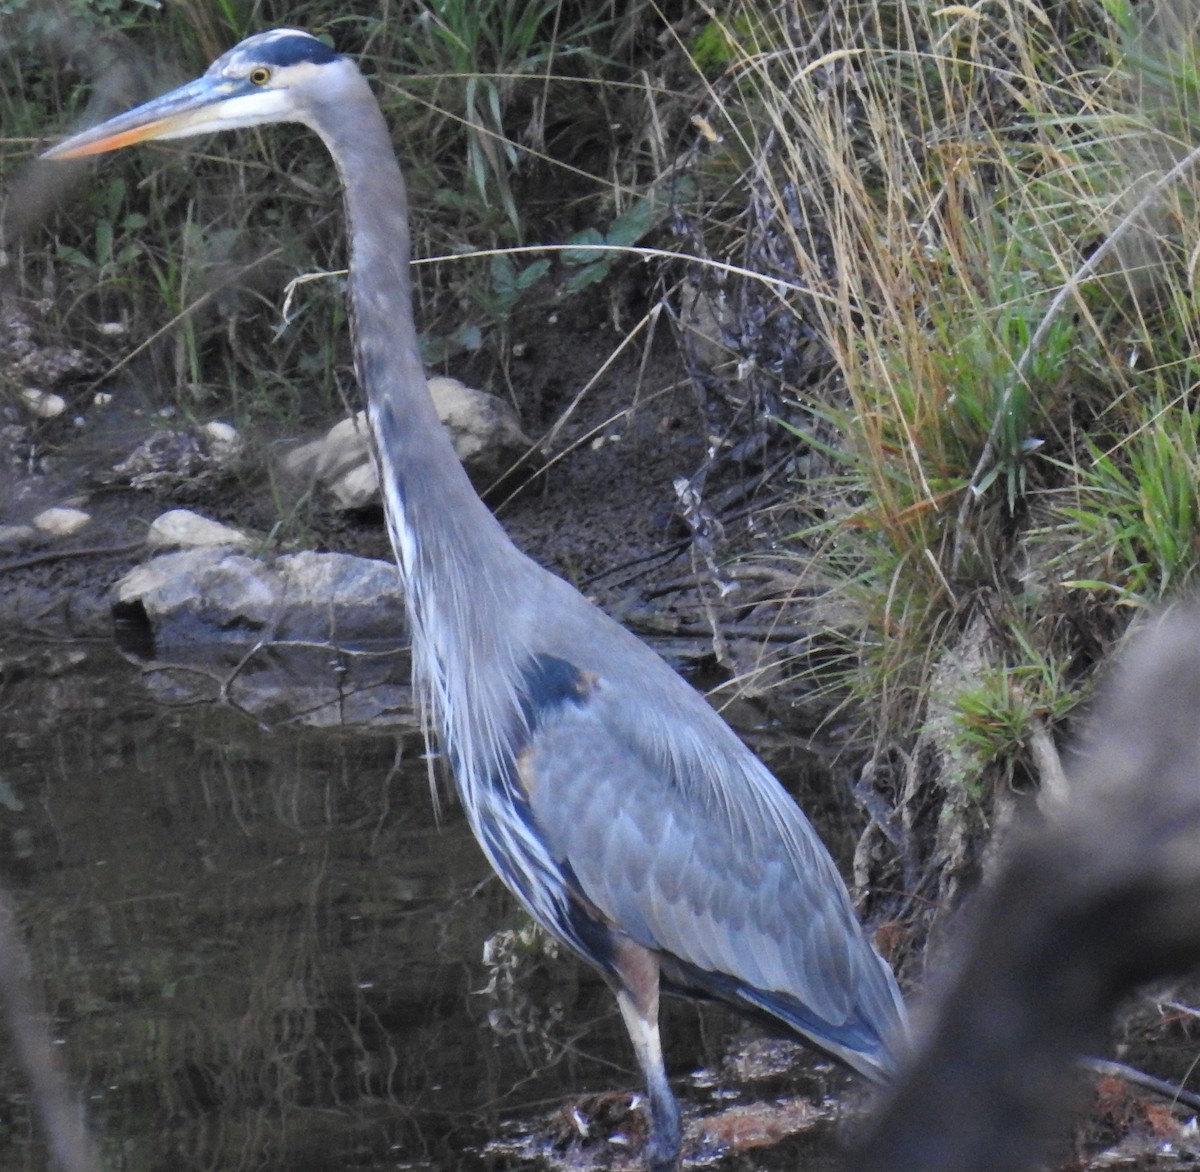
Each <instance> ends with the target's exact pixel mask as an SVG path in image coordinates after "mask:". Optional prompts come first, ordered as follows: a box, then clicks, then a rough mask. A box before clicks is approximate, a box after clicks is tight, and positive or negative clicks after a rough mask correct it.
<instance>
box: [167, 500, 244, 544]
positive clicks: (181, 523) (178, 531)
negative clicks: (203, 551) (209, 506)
mask: <svg viewBox="0 0 1200 1172" xmlns="http://www.w3.org/2000/svg"><path fill="white" fill-rule="evenodd" d="M146 544H147V545H148V546H150V547H151V548H155V549H157V548H161V547H162V546H167V545H171V546H183V547H186V548H199V547H202V546H213V545H232V546H237V547H238V548H239V549H240V548H245V547H246V546H248V545H249V544H250V538H249V537H247V536H246V534H245V533H243V532H242V531H241V530H240V529H233V528H231V527H230V526H228V525H222V524H221V523H220V522H219V521H212V520H210V519H209V518H208V517H202V516H201V515H200V514H199V513H193V512H192V511H191V509H172V510H171V511H170V512H167V513H163V514H162V515H161V516H159V517H157V518H155V520H154V522H153V524H151V526H150V530H149V532H148V533H147V534H146Z"/></svg>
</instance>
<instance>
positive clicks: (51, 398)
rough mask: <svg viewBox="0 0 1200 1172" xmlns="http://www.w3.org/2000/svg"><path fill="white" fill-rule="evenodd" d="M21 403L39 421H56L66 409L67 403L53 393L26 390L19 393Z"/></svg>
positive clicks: (60, 396)
mask: <svg viewBox="0 0 1200 1172" xmlns="http://www.w3.org/2000/svg"><path fill="white" fill-rule="evenodd" d="M21 401H22V402H23V403H24V404H25V406H26V407H28V408H29V410H30V411H32V412H33V414H34V415H36V416H37V417H38V418H39V419H56V418H57V417H58V416H59V415H61V414H62V413H63V412H64V411H65V410H66V409H67V401H66V399H64V398H63V397H62V395H56V394H54V392H53V391H38V390H33V389H26V390H24V391H22V392H21Z"/></svg>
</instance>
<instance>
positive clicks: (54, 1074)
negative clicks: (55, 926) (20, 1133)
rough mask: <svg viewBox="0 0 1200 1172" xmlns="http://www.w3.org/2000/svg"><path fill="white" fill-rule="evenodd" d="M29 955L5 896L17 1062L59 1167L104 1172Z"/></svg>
mask: <svg viewBox="0 0 1200 1172" xmlns="http://www.w3.org/2000/svg"><path fill="white" fill-rule="evenodd" d="M30 968H31V966H30V961H29V954H28V953H27V952H26V950H25V946H24V944H23V943H22V942H21V935H20V931H19V929H18V927H17V913H16V908H15V907H14V906H13V904H12V901H11V900H10V899H9V898H8V896H7V895H6V894H5V893H4V892H2V891H0V1001H2V1002H3V1005H4V1011H5V1012H4V1016H5V1020H6V1022H7V1025H8V1031H9V1034H10V1035H11V1036H12V1040H13V1048H14V1050H15V1052H16V1056H17V1062H18V1064H19V1065H20V1068H21V1070H22V1071H23V1072H24V1073H25V1077H26V1078H27V1079H28V1080H29V1089H30V1093H31V1098H32V1101H33V1104H34V1108H35V1110H36V1111H37V1113H38V1117H39V1118H40V1119H41V1122H42V1128H43V1129H44V1131H45V1133H46V1141H47V1146H48V1147H49V1149H50V1153H51V1157H52V1160H53V1166H54V1167H56V1168H58V1169H60V1172H99V1169H100V1161H99V1159H98V1157H97V1155H96V1149H95V1147H94V1146H93V1144H92V1140H91V1137H90V1136H89V1135H88V1133H87V1129H86V1127H85V1125H84V1121H83V1109H82V1106H81V1104H80V1103H79V1101H78V1100H77V1099H76V1098H75V1096H74V1095H72V1094H71V1091H70V1089H69V1086H68V1083H67V1078H66V1075H65V1073H64V1072H63V1069H62V1066H61V1065H60V1063H59V1062H58V1058H57V1055H56V1053H55V1051H54V1047H53V1046H52V1045H51V1043H50V1037H49V1034H48V1033H47V1030H46V1025H45V1015H44V1014H43V1013H42V1012H41V1009H40V1006H39V1005H38V998H37V996H36V994H35V993H34V990H33V986H32V984H31V982H30V978H29V973H30Z"/></svg>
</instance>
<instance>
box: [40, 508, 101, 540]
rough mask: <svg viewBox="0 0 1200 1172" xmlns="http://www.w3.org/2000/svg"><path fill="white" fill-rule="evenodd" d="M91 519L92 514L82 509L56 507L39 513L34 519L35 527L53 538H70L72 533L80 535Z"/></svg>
mask: <svg viewBox="0 0 1200 1172" xmlns="http://www.w3.org/2000/svg"><path fill="white" fill-rule="evenodd" d="M91 519H92V517H91V514H90V513H85V512H84V511H83V510H82V509H66V508H62V507H55V508H52V509H43V510H42V511H41V512H40V513H38V515H37V516H36V517H34V519H33V526H34V528H35V529H39V530H41V532H43V533H48V534H49V535H50V536H51V537H70V536H71V534H72V533H78V532H79V530H80V529H82V528H83V527H84V526H85V525H86V524H87V523H88V522H89V521H90V520H91Z"/></svg>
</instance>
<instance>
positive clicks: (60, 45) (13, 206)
mask: <svg viewBox="0 0 1200 1172" xmlns="http://www.w3.org/2000/svg"><path fill="white" fill-rule="evenodd" d="M18 19H24V20H25V21H27V23H28V29H27V34H26V35H27V36H31V37H33V38H34V39H35V40H36V42H37V44H38V51H39V55H40V56H44V57H45V58H46V60H48V61H50V62H53V63H54V64H55V66H56V67H58V68H60V69H63V70H64V71H69V72H71V73H73V74H75V75H77V76H78V77H79V79H80V82H81V84H86V85H87V87H88V102H87V106H86V108H85V109H84V113H83V116H82V118H80V119H79V120H78V121H77V122H76V123H75V124H73V125H72V126H63V127H61V130H62V132H63V133H64V134H66V133H68V132H70V131H72V130H80V129H82V128H83V127H84V126H90V125H92V124H93V123H96V122H102V121H103V120H104V119H106V118H110V117H112V116H113V115H114V114H117V113H119V112H120V111H121V110H124V109H128V108H129V107H130V106H134V105H136V104H137V103H138V102H139V101H141V100H143V99H144V98H147V97H149V96H150V91H151V80H150V77H149V73H150V70H149V69H148V68H147V66H146V62H145V61H144V60H143V58H142V57H141V55H140V54H139V53H138V51H137V50H136V49H135V48H134V46H133V45H132V43H131V42H130V41H129V40H128V38H126V37H125V36H123V35H122V34H120V33H118V32H114V31H113V30H112V29H109V28H106V27H105V26H104V25H103V24H102V23H101V22H100V21H99V20H98V19H95V18H90V17H89V16H88V15H87V14H86V10H85V9H81V8H80V7H79V6H78V5H71V4H68V3H66V2H65V0H42V2H41V3H39V4H38V5H37V6H36V8H31V9H30V10H29V11H28V13H27V14H26V15H25V16H24V17H18V16H12V17H9V20H11V21H16V20H18ZM87 170H88V161H87V160H86V159H81V160H78V161H74V162H67V163H65V164H64V163H61V162H60V163H45V162H42V161H41V160H40V159H37V158H35V159H32V160H31V161H30V162H29V163H28V164H27V165H26V166H25V167H24V168H23V169H22V170H21V171H19V172H18V173H17V175H16V177H15V178H14V179H13V181H12V183H11V184H10V186H9V190H8V191H7V193H6V194H5V198H4V203H3V207H2V208H0V245H3V246H4V247H11V246H12V245H13V244H14V243H15V242H17V241H19V240H21V239H23V238H24V237H25V236H26V235H27V234H28V233H30V232H32V231H33V230H34V229H36V228H37V227H38V225H40V224H42V223H44V222H45V220H46V218H47V217H48V216H49V215H50V214H51V213H52V212H53V211H54V210H55V209H56V208H57V207H58V206H59V205H60V204H61V203H62V202H63V200H64V198H65V196H66V195H67V194H68V193H69V192H70V190H71V188H72V187H73V186H74V185H75V182H76V181H77V180H78V178H79V176H81V175H82V174H84V173H86V172H87Z"/></svg>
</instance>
